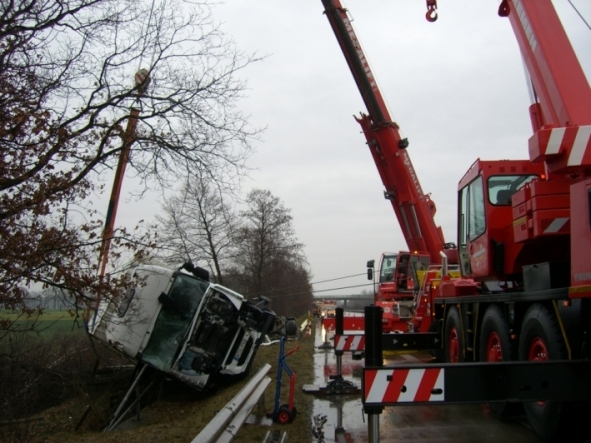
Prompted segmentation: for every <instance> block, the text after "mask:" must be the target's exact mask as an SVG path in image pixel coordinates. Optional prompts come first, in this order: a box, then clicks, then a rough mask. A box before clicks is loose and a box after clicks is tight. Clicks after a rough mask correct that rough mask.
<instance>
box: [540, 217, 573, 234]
mask: <svg viewBox="0 0 591 443" xmlns="http://www.w3.org/2000/svg"><path fill="white" fill-rule="evenodd" d="M568 221H569V218H568V217H559V218H554V219H551V220H544V222H542V227H543V228H544V234H557V233H568V232H569V231H570V224H567V222H568Z"/></svg>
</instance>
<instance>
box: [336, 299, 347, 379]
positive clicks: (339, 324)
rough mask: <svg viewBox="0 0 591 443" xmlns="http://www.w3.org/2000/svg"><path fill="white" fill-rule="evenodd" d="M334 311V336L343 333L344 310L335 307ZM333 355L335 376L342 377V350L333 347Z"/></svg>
mask: <svg viewBox="0 0 591 443" xmlns="http://www.w3.org/2000/svg"><path fill="white" fill-rule="evenodd" d="M334 313H335V337H336V336H337V335H345V331H344V328H343V325H344V323H345V322H344V320H343V317H344V311H343V308H336V309H335V310H334ZM334 355H335V356H336V358H337V377H342V375H343V351H339V350H337V349H335V351H334Z"/></svg>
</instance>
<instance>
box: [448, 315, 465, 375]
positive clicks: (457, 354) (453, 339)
mask: <svg viewBox="0 0 591 443" xmlns="http://www.w3.org/2000/svg"><path fill="white" fill-rule="evenodd" d="M460 325H461V323H460V313H459V312H458V309H457V308H456V307H455V306H452V307H451V308H449V311H448V312H447V318H446V321H445V336H444V337H445V343H444V349H445V361H446V362H448V363H459V362H462V361H464V336H463V335H462V328H461V326H460Z"/></svg>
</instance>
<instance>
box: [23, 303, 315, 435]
mask: <svg viewBox="0 0 591 443" xmlns="http://www.w3.org/2000/svg"><path fill="white" fill-rule="evenodd" d="M53 315H55V314H53ZM302 320H303V318H302V319H299V320H298V322H299V323H301V321H302ZM44 321H48V322H51V321H53V324H52V325H51V328H50V329H48V331H47V333H49V331H50V330H52V329H53V328H58V329H60V328H62V327H63V326H62V325H59V323H60V322H63V323H64V324H70V326H71V322H72V319H70V320H69V321H66V319H64V318H61V317H59V316H58V317H52V318H51V320H50V319H49V318H47V319H44ZM66 329H67V327H66ZM296 346H298V347H299V348H298V350H297V352H295V353H294V354H292V355H290V356H288V357H287V363H288V365H289V366H290V368H291V370H292V371H293V372H294V373H295V374H296V390H295V405H296V408H297V410H298V414H297V417H296V418H295V420H294V421H293V423H291V424H287V425H280V424H272V425H271V426H266V425H249V424H246V425H244V426H242V428H241V429H240V430H239V432H238V434H237V435H236V437H235V438H234V440H233V441H234V442H235V443H250V442H260V441H262V440H263V438H264V436H265V434H266V433H267V431H271V432H273V430H280V431H281V432H283V431H287V433H288V436H289V442H290V443H300V442H301V443H308V442H311V441H314V439H313V437H312V433H311V416H312V413H313V398H312V397H311V396H310V395H308V394H304V393H303V392H302V388H301V387H302V385H303V384H309V383H313V382H314V363H313V355H314V333H313V332H312V335H311V337H305V336H304V337H301V338H300V339H298V340H294V341H289V342H288V343H287V344H286V346H285V350H286V352H287V351H289V350H290V349H292V348H294V347H296ZM278 351H279V345H278V344H274V345H271V346H261V347H260V349H259V351H258V352H257V356H256V359H255V361H254V363H253V367H252V370H251V375H254V374H255V373H256V372H257V371H258V370H259V368H261V367H262V366H263V365H264V364H265V363H269V364H270V365H271V366H272V367H271V369H270V370H269V372H268V374H267V375H268V376H269V377H271V379H272V381H271V383H270V384H269V386H268V387H267V389H266V392H265V394H264V397H263V398H264V405H262V407H259V408H257V410H256V411H253V413H255V412H256V414H257V416H258V417H261V418H262V417H263V416H264V415H265V413H266V412H267V411H271V410H272V409H273V406H274V397H275V386H276V373H277V362H278ZM129 376H130V373H129V372H128V373H127V377H126V378H124V379H122V380H123V382H122V383H120V385H119V386H118V387H116V388H113V387H112V386H109V387H107V386H104V387H103V388H100V389H98V390H97V391H95V392H93V393H91V394H90V395H84V396H78V397H76V398H73V399H70V400H68V401H66V402H64V403H63V404H61V405H59V406H56V407H53V408H50V409H48V410H46V411H44V412H43V413H42V414H40V415H39V416H38V417H37V419H36V420H35V421H32V422H31V423H29V426H31V427H32V429H30V431H31V432H32V435H34V436H35V441H40V442H44V443H55V442H71V443H73V442H81V443H85V442H88V443H90V442H104V443H116V442H124V443H140V442H141V443H150V442H154V443H162V442H165V441H179V442H189V441H192V440H193V439H194V438H195V437H196V436H197V434H199V432H200V431H201V429H203V428H204V427H205V426H206V425H207V424H208V423H209V422H210V421H211V419H212V418H213V417H214V415H215V413H216V412H217V411H219V410H221V409H222V408H224V406H225V405H226V404H227V403H228V402H230V401H231V399H232V398H233V397H234V396H235V395H236V394H237V393H238V391H240V389H242V387H243V386H244V384H246V383H247V382H248V379H247V380H245V381H240V382H236V383H232V384H230V385H228V386H225V387H222V388H221V389H220V390H218V391H217V392H216V393H215V394H210V395H205V394H202V393H198V392H197V391H194V390H192V389H190V388H187V386H186V385H182V384H180V383H176V382H174V381H171V380H167V379H166V378H162V379H161V381H160V382H159V383H158V384H157V385H155V386H154V387H153V388H152V390H151V391H152V394H151V395H152V399H151V401H150V403H149V405H148V406H146V407H145V408H144V409H143V410H142V412H141V414H140V416H141V420H140V421H139V422H137V421H134V422H128V423H126V424H125V425H124V426H121V427H120V428H118V429H116V430H115V431H112V432H110V433H107V434H103V433H102V432H101V430H102V428H103V427H104V426H105V425H106V423H107V421H108V420H109V418H110V415H109V414H112V411H114V409H115V408H116V407H117V406H118V404H119V401H120V399H121V398H122V395H123V394H124V393H125V391H126V390H127V388H128V386H129V384H130V379H129ZM288 393H289V377H288V376H287V375H286V374H285V373H284V375H283V384H282V389H281V404H283V403H287V398H288ZM87 394H88V391H87ZM114 394H116V395H115V397H116V398H114ZM117 398H118V399H117ZM88 405H91V406H90V407H91V412H90V413H89V414H88V416H87V417H86V419H85V420H84V421H83V423H82V424H81V425H80V430H79V431H75V427H76V425H77V424H78V423H79V422H80V419H81V418H82V417H83V415H84V411H85V410H86V408H87V407H88ZM109 411H111V412H109Z"/></svg>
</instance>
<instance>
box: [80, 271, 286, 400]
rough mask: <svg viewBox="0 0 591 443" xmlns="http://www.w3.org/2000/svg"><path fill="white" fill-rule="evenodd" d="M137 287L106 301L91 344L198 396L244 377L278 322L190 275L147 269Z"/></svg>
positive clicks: (262, 310) (139, 273)
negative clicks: (217, 382) (219, 380)
mask: <svg viewBox="0 0 591 443" xmlns="http://www.w3.org/2000/svg"><path fill="white" fill-rule="evenodd" d="M135 275H136V277H137V278H138V281H139V284H138V286H137V287H136V288H134V289H132V290H129V291H128V292H127V293H126V294H125V296H124V297H122V299H121V300H117V301H107V300H105V301H103V302H101V304H100V306H99V309H98V311H97V313H96V315H95V318H94V319H93V321H92V322H91V324H90V326H89V332H90V334H92V335H93V336H94V337H96V338H97V339H99V340H102V341H104V342H106V343H108V344H109V345H110V346H112V347H114V348H115V349H117V350H118V351H120V352H122V353H123V354H125V355H127V356H129V357H131V358H134V359H137V360H139V361H140V362H142V363H145V364H147V365H150V366H152V367H154V368H156V369H158V370H161V371H163V372H166V373H169V374H171V375H173V376H175V377H176V378H178V379H180V380H182V381H183V382H185V383H187V384H189V385H191V386H193V387H194V388H196V389H203V388H204V387H206V386H207V385H208V383H210V382H212V378H213V379H215V378H216V377H217V376H219V375H229V376H239V375H245V374H246V373H247V372H248V370H249V368H250V365H251V364H252V360H253V359H254V356H255V353H256V350H257V349H258V346H259V345H260V343H261V341H262V339H263V337H264V335H265V334H266V333H267V331H268V330H269V328H270V327H271V326H272V325H273V323H274V321H275V314H274V313H273V312H272V311H270V310H268V309H265V305H266V302H265V301H263V302H259V303H257V304H255V303H253V302H251V301H249V300H246V299H245V298H244V297H243V296H242V295H240V294H238V293H236V292H234V291H232V290H230V289H228V288H225V287H223V286H220V285H216V284H213V283H210V282H208V281H205V280H203V279H200V278H197V277H195V276H194V275H192V274H190V273H187V272H185V271H173V270H170V269H166V268H163V267H159V266H147V265H143V266H140V267H138V268H137V269H136V270H135Z"/></svg>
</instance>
